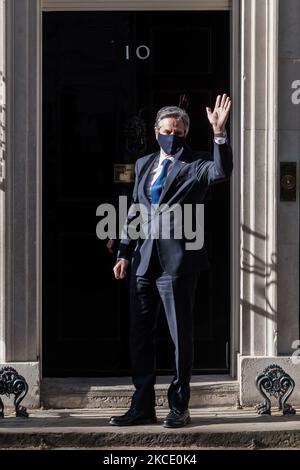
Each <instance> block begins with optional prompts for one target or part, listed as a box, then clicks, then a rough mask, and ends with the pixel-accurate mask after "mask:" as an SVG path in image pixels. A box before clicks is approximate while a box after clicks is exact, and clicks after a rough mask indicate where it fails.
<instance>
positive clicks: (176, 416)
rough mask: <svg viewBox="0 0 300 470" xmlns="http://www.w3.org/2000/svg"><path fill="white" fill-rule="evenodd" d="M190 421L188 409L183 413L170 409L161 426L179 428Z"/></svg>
mask: <svg viewBox="0 0 300 470" xmlns="http://www.w3.org/2000/svg"><path fill="white" fill-rule="evenodd" d="M190 421H191V418H190V413H189V410H186V411H184V413H178V412H177V411H175V410H171V411H170V413H169V414H168V416H166V417H165V419H164V422H163V426H164V427H165V428H181V427H183V426H186V425H187V424H189V423H190Z"/></svg>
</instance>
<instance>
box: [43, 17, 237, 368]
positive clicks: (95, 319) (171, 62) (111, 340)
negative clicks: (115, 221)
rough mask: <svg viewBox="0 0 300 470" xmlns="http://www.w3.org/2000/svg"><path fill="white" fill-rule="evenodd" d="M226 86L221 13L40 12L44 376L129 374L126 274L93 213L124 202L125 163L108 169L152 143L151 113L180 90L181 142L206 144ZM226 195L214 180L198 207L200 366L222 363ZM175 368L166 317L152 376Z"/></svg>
mask: <svg viewBox="0 0 300 470" xmlns="http://www.w3.org/2000/svg"><path fill="white" fill-rule="evenodd" d="M223 92H229V14H228V12H114V13H112V12H72V13H70V12H63V13H61V12H60V13H53V12H51V13H44V14H43V371H44V376H57V377H59V376H100V375H104V376H105V375H124V374H126V375H127V374H129V373H130V361H129V354H128V329H129V325H128V323H129V311H128V310H129V307H128V281H122V282H117V281H115V280H114V278H113V275H112V267H113V265H114V261H115V254H111V253H110V252H109V250H108V248H107V246H106V242H105V241H101V240H99V239H98V238H97V236H96V225H97V222H99V218H97V217H96V209H97V207H98V206H99V204H101V203H112V204H114V205H115V206H117V204H118V197H119V196H120V195H125V196H128V197H129V195H130V192H131V190H132V183H130V182H126V181H127V180H126V174H127V175H128V173H122V171H121V173H118V174H117V172H115V173H116V174H115V175H114V169H117V168H119V170H120V168H121V169H122V168H123V167H115V166H114V165H118V164H119V165H124V164H127V165H131V164H134V162H135V161H136V159H137V158H138V157H139V156H142V155H146V154H147V153H150V152H152V151H154V150H156V149H157V145H156V142H155V139H154V133H153V124H154V119H155V114H156V112H157V110H158V109H159V108H160V107H162V106H165V105H173V104H175V105H177V104H179V102H180V99H181V98H180V97H181V96H182V95H183V94H186V95H187V96H188V99H189V105H188V112H189V114H190V117H191V128H190V133H189V136H188V143H189V145H190V146H191V147H192V148H194V149H198V150H207V149H210V148H211V145H212V135H211V131H210V128H209V124H208V122H207V118H206V111H205V107H206V106H212V105H213V103H214V100H215V97H216V95H217V94H218V93H223ZM128 168H130V167H128ZM114 176H115V177H116V178H120V179H119V180H118V179H115V180H114ZM117 181H119V182H117ZM229 194H230V183H229V182H227V183H222V184H219V185H216V186H214V187H212V188H211V189H210V190H209V193H208V196H207V199H206V203H205V243H206V246H207V249H208V252H209V256H210V261H211V269H210V270H209V271H205V272H204V273H203V274H202V275H201V279H200V282H199V288H198V291H197V299H196V305H195V368H194V372H195V373H201V372H206V373H207V372H226V371H227V370H228V363H227V351H228V345H229V330H230V328H229V318H230V310H229V309H230V299H229V292H230V284H229V282H230V281H229V279H230V266H229V262H230V253H229V235H230V229H229V227H230V226H229V220H230V212H229V210H230V204H229ZM115 247H116V244H115ZM115 247H113V248H112V250H113V251H114V250H115ZM200 284H201V286H202V287H201V288H200ZM172 363H173V348H172V344H171V342H170V339H169V335H168V331H167V327H166V321H165V318H164V315H163V313H162V314H161V315H160V318H159V325H158V334H157V368H158V372H159V373H170V371H171V370H172Z"/></svg>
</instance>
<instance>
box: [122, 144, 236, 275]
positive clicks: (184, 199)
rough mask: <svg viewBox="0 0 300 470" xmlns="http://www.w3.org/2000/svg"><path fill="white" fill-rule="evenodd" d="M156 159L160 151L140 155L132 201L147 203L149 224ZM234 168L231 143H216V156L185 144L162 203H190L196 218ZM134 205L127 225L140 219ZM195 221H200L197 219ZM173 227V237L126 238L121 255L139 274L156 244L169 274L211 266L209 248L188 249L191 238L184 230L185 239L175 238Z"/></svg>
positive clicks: (145, 267)
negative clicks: (151, 176)
mask: <svg viewBox="0 0 300 470" xmlns="http://www.w3.org/2000/svg"><path fill="white" fill-rule="evenodd" d="M156 158H159V152H155V153H152V154H150V155H146V156H145V157H142V158H139V159H138V160H137V161H136V165H135V185H134V189H133V194H132V204H133V205H134V204H143V206H145V207H146V208H147V211H148V219H147V222H146V223H149V222H151V216H150V215H149V214H150V213H151V203H150V201H149V199H148V197H147V194H146V182H147V178H148V176H149V173H150V171H151V168H152V167H153V164H154V161H155V159H156ZM232 168H233V159H232V150H231V147H230V145H229V144H227V143H225V144H221V145H220V144H216V143H215V142H214V151H213V155H211V154H210V153H208V152H197V151H193V150H192V149H191V148H190V147H189V146H187V145H185V146H184V147H183V149H182V150H181V151H180V152H178V154H176V156H175V161H174V163H173V165H172V166H171V167H170V170H169V173H168V176H167V178H166V181H165V184H164V187H163V190H162V193H161V196H160V200H159V205H162V204H168V205H169V206H171V207H172V206H173V205H176V204H178V205H180V206H181V207H183V206H184V205H185V204H190V207H191V213H192V214H193V215H192V217H193V218H195V217H196V204H201V203H203V200H204V197H205V194H206V192H207V190H208V188H209V186H210V185H213V184H216V183H220V182H223V181H225V180H227V179H228V178H229V177H230V175H231V172H232ZM133 205H132V206H131V208H130V209H129V212H128V216H127V224H130V223H131V218H132V219H134V217H135V218H136V212H135V211H134V210H133V211H132V210H131V209H132V208H133V207H134V206H133ZM160 207H161V206H158V213H160ZM132 213H133V214H135V216H134V217H132ZM152 215H153V211H152ZM182 221H183V220H182ZM171 223H172V218H171ZM177 223H178V222H177ZM193 223H196V220H194V221H193ZM177 229H178V227H177ZM172 230H174V226H173V227H171V237H170V238H169V239H164V238H157V239H153V238H151V237H149V238H146V239H145V238H143V237H141V238H139V239H138V240H132V239H131V238H130V237H124V238H122V239H121V241H120V245H119V251H118V254H117V258H125V259H127V260H128V261H130V260H131V258H132V261H133V262H132V268H133V270H134V271H133V272H134V273H135V274H136V275H138V276H143V275H144V274H145V273H146V271H147V268H148V265H149V261H150V257H151V253H152V249H153V243H156V245H157V252H158V256H159V260H160V263H161V266H162V268H163V269H164V270H165V271H166V272H167V273H168V274H171V275H174V276H175V275H181V274H184V275H185V274H193V273H197V272H199V271H200V270H203V269H208V268H209V261H208V257H207V252H206V249H205V247H204V246H203V247H202V248H201V249H198V250H189V249H186V243H187V242H189V243H190V242H191V240H188V239H186V238H185V236H184V233H185V231H184V229H183V230H182V232H183V238H182V239H177V238H175V237H174V238H172V233H173V232H172Z"/></svg>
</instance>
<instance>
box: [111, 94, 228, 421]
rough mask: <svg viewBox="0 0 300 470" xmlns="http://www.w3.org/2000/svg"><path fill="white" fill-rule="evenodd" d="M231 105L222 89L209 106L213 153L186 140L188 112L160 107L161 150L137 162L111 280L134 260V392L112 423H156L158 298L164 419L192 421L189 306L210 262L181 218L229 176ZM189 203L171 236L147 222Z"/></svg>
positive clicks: (194, 211)
mask: <svg viewBox="0 0 300 470" xmlns="http://www.w3.org/2000/svg"><path fill="white" fill-rule="evenodd" d="M230 107H231V100H230V98H229V97H228V96H227V95H226V94H224V95H223V96H218V97H217V100H216V104H215V108H214V110H213V111H212V110H211V109H210V108H206V111H207V116H208V120H209V122H210V123H211V125H212V129H213V133H214V150H213V159H212V158H211V155H210V154H207V153H205V152H195V151H192V150H191V148H190V147H189V146H188V145H187V144H186V141H185V139H186V136H187V133H188V130H189V117H188V115H187V113H186V112H185V111H184V110H183V109H181V108H178V107H176V106H169V107H164V108H162V109H161V110H159V111H158V113H157V117H156V122H155V134H156V139H157V141H158V144H159V146H160V151H159V152H156V153H154V154H151V155H147V156H145V157H142V158H139V159H138V160H137V162H136V166H135V174H136V177H135V186H134V190H133V196H132V205H131V207H130V209H129V212H128V216H127V223H126V229H125V231H124V234H125V235H124V236H123V237H122V239H121V242H120V246H119V251H118V254H117V262H116V264H115V266H114V275H115V278H116V279H123V278H124V277H125V276H126V269H127V266H128V263H129V262H130V261H132V271H131V273H132V274H131V283H130V296H131V331H130V345H131V361H132V364H131V365H132V375H133V384H134V386H135V389H136V390H135V392H134V394H133V397H132V402H131V406H130V409H129V410H128V411H127V412H126V413H125V414H124V415H122V416H114V417H112V418H111V419H110V424H112V425H116V426H128V425H137V424H150V423H155V422H156V415H155V391H154V384H155V327H156V320H157V315H158V312H159V307H160V303H161V302H162V303H163V306H164V310H165V314H166V318H167V322H168V326H169V331H170V335H171V338H172V340H173V343H174V346H175V375H174V378H173V380H172V383H171V385H170V387H169V389H168V402H169V407H170V412H169V414H168V415H167V416H166V418H165V419H164V423H163V424H164V426H165V427H181V426H185V425H186V424H188V423H189V422H190V415H189V410H188V404H189V398H190V379H191V375H192V365H193V306H194V298H195V290H196V287H197V278H198V275H199V272H200V270H201V269H207V268H208V266H209V264H208V259H207V254H206V251H205V247H204V246H198V245H197V243H196V242H195V246H193V245H192V244H191V243H188V242H190V239H188V237H187V236H186V230H185V228H186V227H185V226H184V224H186V223H187V222H191V224H192V225H193V226H195V223H196V225H197V223H199V221H198V220H197V206H199V205H200V204H201V203H202V202H203V200H204V197H205V194H206V192H207V189H208V187H209V186H210V185H213V184H216V183H219V182H223V181H225V180H226V179H228V178H229V177H230V175H231V172H232V167H233V164H232V151H231V148H230V146H229V144H228V142H227V136H226V130H225V125H226V122H227V119H228V115H229V110H230ZM136 204H140V205H142V206H143V208H144V210H142V211H141V212H142V213H143V216H142V218H141V220H142V223H141V225H142V226H143V231H142V234H143V236H139V237H136V236H134V237H133V236H132V234H133V233H135V232H134V229H135V228H136V227H133V230H131V231H130V227H131V224H134V221H136V215H137V212H136ZM188 205H189V207H190V209H191V210H190V212H189V214H190V217H189V219H188V218H187V217H186V218H185V217H183V218H181V219H180V220H179V219H178V218H177V219H176V216H174V217H173V219H172V217H169V218H168V221H169V225H170V227H169V229H170V231H169V233H170V236H169V237H164V236H162V232H161V231H159V230H160V229H158V232H157V231H156V232H155V231H154V232H153V230H152V229H151V228H150V226H151V224H152V223H153V221H154V219H156V221H158V222H159V223H160V222H161V221H162V219H163V216H164V214H165V213H166V212H165V211H166V207H167V208H172V207H177V208H180V209H182V210H184V209H185V207H187V206H188ZM145 214H146V215H145ZM175 220H176V222H175ZM178 220H179V221H178ZM157 226H158V227H160V225H159V224H158V225H157ZM178 229H182V230H181V232H180V233H181V234H182V236H180V237H178V236H175V231H176V230H177V233H178ZM130 233H131V235H130ZM153 233H154V234H155V236H152V235H153ZM145 234H146V235H145Z"/></svg>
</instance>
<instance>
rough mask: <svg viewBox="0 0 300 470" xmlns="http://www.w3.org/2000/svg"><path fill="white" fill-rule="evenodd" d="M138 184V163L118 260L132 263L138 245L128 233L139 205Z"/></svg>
mask: <svg viewBox="0 0 300 470" xmlns="http://www.w3.org/2000/svg"><path fill="white" fill-rule="evenodd" d="M138 182H139V169H138V161H136V163H135V181H134V188H133V192H132V197H131V205H130V207H129V210H128V213H127V218H126V221H125V224H124V226H123V228H122V237H121V240H120V243H119V250H118V253H117V259H119V258H122V259H125V260H127V261H130V258H131V256H132V252H133V250H134V247H135V245H136V240H132V239H131V238H130V233H129V232H128V226H129V225H130V223H131V222H132V220H133V219H134V218H135V217H136V212H137V211H136V207H135V204H137V203H138Z"/></svg>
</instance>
